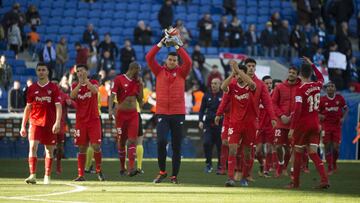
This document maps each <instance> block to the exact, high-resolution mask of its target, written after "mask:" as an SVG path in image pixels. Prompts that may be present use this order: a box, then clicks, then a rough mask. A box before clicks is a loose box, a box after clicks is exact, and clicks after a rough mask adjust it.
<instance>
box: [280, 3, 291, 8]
mask: <svg viewBox="0 0 360 203" xmlns="http://www.w3.org/2000/svg"><path fill="white" fill-rule="evenodd" d="M281 7H282V8H292V3H291V2H290V1H282V2H281Z"/></svg>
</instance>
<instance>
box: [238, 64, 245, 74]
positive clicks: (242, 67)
mask: <svg viewBox="0 0 360 203" xmlns="http://www.w3.org/2000/svg"><path fill="white" fill-rule="evenodd" d="M239 69H240V70H243V71H244V72H245V73H247V67H246V66H245V65H239Z"/></svg>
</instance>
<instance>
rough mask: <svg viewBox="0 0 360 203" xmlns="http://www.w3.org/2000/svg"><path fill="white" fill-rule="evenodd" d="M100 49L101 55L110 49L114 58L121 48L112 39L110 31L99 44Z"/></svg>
mask: <svg viewBox="0 0 360 203" xmlns="http://www.w3.org/2000/svg"><path fill="white" fill-rule="evenodd" d="M98 51H99V52H100V54H101V55H103V54H104V52H105V51H109V52H110V55H111V58H113V59H114V60H115V59H116V57H117V56H118V55H119V49H118V47H117V46H116V44H115V43H114V42H113V41H111V37H110V33H106V34H105V39H104V41H102V42H101V43H100V44H99V46H98Z"/></svg>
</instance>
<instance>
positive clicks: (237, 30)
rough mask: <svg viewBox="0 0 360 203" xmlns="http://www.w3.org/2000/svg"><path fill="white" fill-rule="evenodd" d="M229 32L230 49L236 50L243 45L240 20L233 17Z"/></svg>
mask: <svg viewBox="0 0 360 203" xmlns="http://www.w3.org/2000/svg"><path fill="white" fill-rule="evenodd" d="M229 31H230V47H232V48H236V47H240V46H242V45H243V42H244V38H243V29H242V27H241V22H240V20H239V19H238V18H237V17H236V16H234V17H233V18H232V20H231V24H230V27H229Z"/></svg>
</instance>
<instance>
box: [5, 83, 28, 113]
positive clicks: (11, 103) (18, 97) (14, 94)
mask: <svg viewBox="0 0 360 203" xmlns="http://www.w3.org/2000/svg"><path fill="white" fill-rule="evenodd" d="M8 94H9V96H8V111H9V112H10V113H11V112H21V111H22V110H23V108H24V107H25V105H24V99H23V97H24V96H23V92H22V91H21V89H20V82H19V81H18V80H15V81H14V86H13V88H11V89H10V90H9V93H8Z"/></svg>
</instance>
